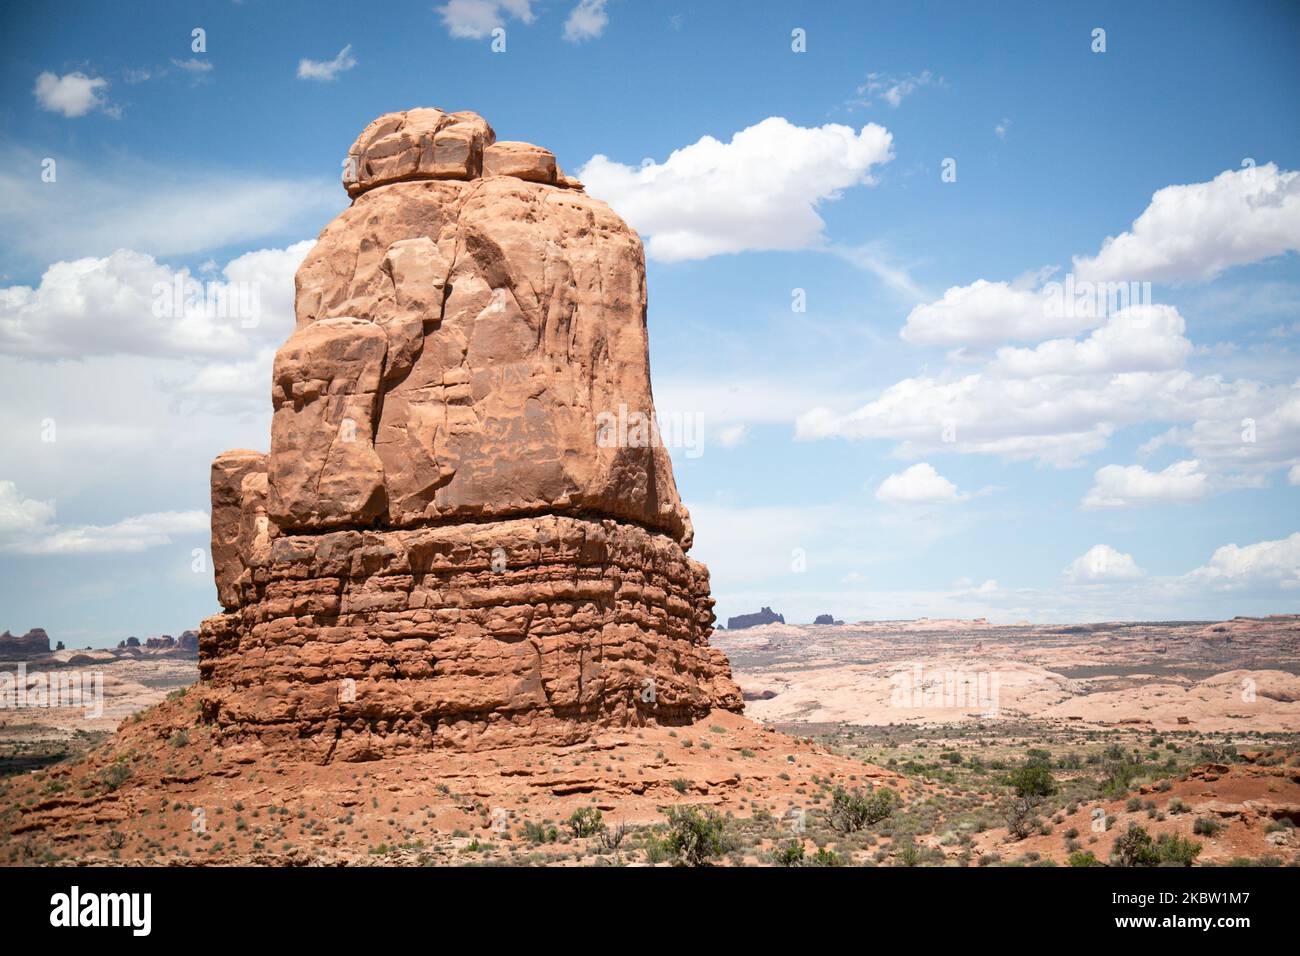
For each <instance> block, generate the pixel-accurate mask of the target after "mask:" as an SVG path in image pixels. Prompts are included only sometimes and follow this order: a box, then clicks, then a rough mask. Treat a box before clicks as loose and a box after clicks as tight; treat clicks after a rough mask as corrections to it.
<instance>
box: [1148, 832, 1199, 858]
mask: <svg viewBox="0 0 1300 956" xmlns="http://www.w3.org/2000/svg"><path fill="white" fill-rule="evenodd" d="M1156 853H1157V854H1159V856H1160V862H1161V863H1167V864H1170V865H1172V866H1191V865H1192V864H1193V863H1195V862H1196V858H1197V857H1198V856H1200V855H1201V845H1200V844H1199V843H1197V842H1196V841H1195V840H1189V839H1187V837H1181V836H1179V835H1178V834H1177V833H1162V834H1161V835H1160V839H1159V840H1157V841H1156Z"/></svg>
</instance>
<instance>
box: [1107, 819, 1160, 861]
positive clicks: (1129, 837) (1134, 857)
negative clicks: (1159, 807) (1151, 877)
mask: <svg viewBox="0 0 1300 956" xmlns="http://www.w3.org/2000/svg"><path fill="white" fill-rule="evenodd" d="M1111 859H1112V861H1113V862H1114V863H1115V865H1116V866H1155V865H1157V864H1158V863H1159V862H1160V854H1159V853H1158V852H1156V846H1155V842H1154V841H1153V840H1152V839H1151V834H1150V833H1148V832H1147V829H1146V827H1143V826H1138V825H1137V824H1136V823H1130V824H1129V825H1128V829H1127V830H1126V831H1124V833H1122V834H1120V836H1119V837H1118V838H1117V839H1116V840H1115V847H1114V849H1113V850H1112V851H1111Z"/></svg>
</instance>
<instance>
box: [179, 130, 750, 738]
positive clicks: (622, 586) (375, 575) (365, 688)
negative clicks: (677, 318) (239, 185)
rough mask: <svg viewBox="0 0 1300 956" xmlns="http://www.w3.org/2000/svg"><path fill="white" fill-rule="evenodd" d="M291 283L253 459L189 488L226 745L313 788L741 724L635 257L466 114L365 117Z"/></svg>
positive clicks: (207, 695) (205, 650) (208, 685)
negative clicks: (696, 551) (265, 437)
mask: <svg viewBox="0 0 1300 956" xmlns="http://www.w3.org/2000/svg"><path fill="white" fill-rule="evenodd" d="M343 179H344V186H345V188H346V190H347V192H348V194H349V196H351V197H352V200H353V202H352V205H351V206H350V207H349V208H348V209H346V210H344V212H342V213H341V214H340V215H339V216H338V217H337V218H336V219H335V220H334V221H333V222H331V223H330V224H329V225H328V226H326V227H325V229H324V231H323V232H322V233H321V235H320V237H319V239H318V241H317V243H316V245H315V247H314V248H313V249H312V251H311V252H310V253H309V254H308V256H307V258H306V259H305V260H304V262H303V264H302V266H301V267H300V268H299V270H298V274H297V277H296V314H297V327H296V330H295V331H294V332H293V334H292V335H291V336H290V337H289V339H288V341H286V342H285V343H284V345H283V346H282V347H281V348H280V350H279V352H278V353H277V354H276V358H275V363H274V374H273V382H272V392H271V400H272V405H273V408H274V414H273V418H272V426H271V450H270V453H269V455H264V454H261V453H259V452H255V451H246V450H235V451H229V452H225V453H224V454H222V455H220V456H218V457H217V459H216V460H215V461H214V462H213V465H212V555H213V563H214V571H215V577H216V584H217V593H218V597H219V599H220V601H221V603H222V605H223V606H224V607H225V608H226V611H225V613H223V614H219V615H217V616H215V617H212V618H209V619H208V620H206V621H204V622H203V626H202V628H201V631H200V665H199V666H200V674H201V679H202V682H203V683H202V697H203V701H204V708H205V713H206V715H207V716H208V718H209V719H210V720H212V721H213V722H215V724H216V726H217V729H218V732H219V734H220V739H221V740H222V742H223V743H224V744H226V745H227V746H234V747H242V746H247V747H248V748H249V749H251V750H254V751H255V750H257V749H258V748H266V747H270V748H287V749H292V750H295V751H298V752H301V753H303V754H305V755H308V756H310V757H312V758H314V759H318V760H322V761H325V760H330V759H345V760H352V759H367V758H372V757H382V756H386V755H391V754H393V753H397V752H401V751H403V750H405V749H409V748H423V747H435V746H453V747H459V748H473V747H490V746H501V745H508V744H510V743H512V742H517V741H520V740H524V739H527V740H530V741H534V742H536V741H554V742H557V743H565V742H572V741H576V740H580V739H583V738H584V737H586V736H587V735H589V734H590V733H591V732H592V730H593V729H594V728H596V727H599V726H603V725H609V724H620V725H627V724H640V723H645V722H651V721H653V722H658V723H684V722H687V721H691V720H695V719H698V718H699V717H701V716H703V715H705V714H707V713H708V712H709V710H710V709H711V708H715V707H717V708H724V709H728V710H739V709H740V707H741V706H742V705H741V700H740V692H739V689H738V688H737V687H736V685H735V683H734V682H733V681H732V679H731V674H730V668H729V666H728V664H727V661H726V658H725V657H724V656H723V655H722V653H721V652H720V651H718V650H716V649H714V648H711V647H710V646H709V644H708V637H709V634H710V632H711V629H712V624H713V612H712V606H713V601H712V599H711V598H710V596H709V583H708V571H707V569H706V568H705V567H704V566H703V565H701V564H699V563H698V562H695V561H692V560H691V559H690V558H688V557H687V556H686V550H687V549H688V548H689V547H690V545H691V539H692V531H691V523H690V518H689V516H688V514H687V511H686V509H685V507H684V506H683V505H682V503H681V500H680V499H679V498H678V495H677V489H676V485H675V484H674V481H673V475H672V467H671V463H670V461H669V458H668V455H667V452H666V450H665V449H664V448H663V447H661V446H660V445H659V444H657V443H655V442H646V441H638V440H626V436H611V435H609V434H608V429H607V426H606V425H605V422H606V421H607V420H608V416H612V415H615V414H617V412H618V410H619V409H620V408H621V407H623V408H628V409H633V410H637V411H640V412H641V413H642V414H644V415H646V416H649V417H653V415H654V404H653V399H652V397H651V390H650V374H649V360H648V347H647V340H646V286H645V266H644V255H643V252H642V248H641V242H640V240H639V238H638V237H637V235H636V233H634V232H633V231H632V230H630V229H629V228H628V227H627V225H626V224H624V222H623V221H622V220H621V219H620V218H619V217H618V216H617V215H615V214H614V212H613V211H612V210H610V209H609V207H608V206H606V205H605V204H604V203H602V202H599V201H598V200H595V199H592V198H591V197H589V196H587V195H586V194H585V193H584V192H583V190H582V186H581V184H580V183H578V182H577V181H576V180H573V179H571V178H569V177H567V176H565V175H564V173H563V172H562V171H561V170H560V169H559V168H558V167H557V166H556V165H555V157H554V156H553V155H552V154H551V153H550V152H549V151H547V150H545V149H541V148H539V147H536V146H531V145H529V144H526V143H499V142H496V137H495V134H494V132H493V131H492V128H491V127H490V126H488V124H487V123H486V122H485V121H484V120H483V118H482V117H480V116H478V115H476V114H474V113H444V112H442V111H440V110H434V109H416V110H409V111H407V112H404V113H391V114H387V115H385V116H382V117H380V118H379V119H377V120H375V121H374V122H373V123H371V124H370V125H369V126H368V127H366V129H365V130H364V131H363V132H362V134H361V136H360V137H359V138H358V139H357V141H356V142H355V143H354V144H353V146H352V148H351V149H350V150H349V153H348V161H347V162H346V163H345V171H344V177H343Z"/></svg>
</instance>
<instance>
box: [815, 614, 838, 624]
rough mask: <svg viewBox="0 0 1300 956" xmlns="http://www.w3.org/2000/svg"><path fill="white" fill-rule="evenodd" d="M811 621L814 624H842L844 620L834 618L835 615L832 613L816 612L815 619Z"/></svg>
mask: <svg viewBox="0 0 1300 956" xmlns="http://www.w3.org/2000/svg"><path fill="white" fill-rule="evenodd" d="M813 623H814V624H843V623H844V622H843V621H837V620H835V616H834V615H832V614H818V615H817V617H816V619H814V620H813Z"/></svg>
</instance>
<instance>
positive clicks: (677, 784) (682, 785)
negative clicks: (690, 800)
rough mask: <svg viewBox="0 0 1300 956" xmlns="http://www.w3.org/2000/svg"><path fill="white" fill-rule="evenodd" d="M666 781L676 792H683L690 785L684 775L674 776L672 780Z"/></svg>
mask: <svg viewBox="0 0 1300 956" xmlns="http://www.w3.org/2000/svg"><path fill="white" fill-rule="evenodd" d="M668 783H669V785H671V786H672V788H673V789H674V790H676V791H677V792H678V793H685V792H686V790H687V788H688V787H690V785H691V782H690V781H689V780H687V779H686V778H685V777H674V778H673V779H672V780H669V781H668Z"/></svg>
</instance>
